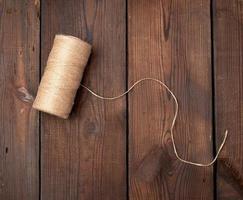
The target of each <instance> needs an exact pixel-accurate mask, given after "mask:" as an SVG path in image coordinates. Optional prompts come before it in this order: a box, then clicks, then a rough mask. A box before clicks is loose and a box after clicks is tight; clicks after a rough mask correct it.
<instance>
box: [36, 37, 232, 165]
mask: <svg viewBox="0 0 243 200" xmlns="http://www.w3.org/2000/svg"><path fill="white" fill-rule="evenodd" d="M90 52H91V46H90V45H89V44H88V43H86V42H84V41H82V40H80V39H78V38H76V37H73V36H64V35H57V36H56V37H55V40H54V44H53V48H52V50H51V52H50V55H49V58H48V61H47V66H46V69H45V72H44V75H43V77H42V80H41V83H40V86H39V89H38V93H37V96H36V99H35V101H34V104H33V107H34V108H35V109H37V110H40V111H43V112H47V113H49V114H52V115H56V116H58V117H61V118H65V119H66V118H68V116H69V113H70V112H71V109H72V106H73V101H74V98H75V95H76V92H77V89H78V87H79V86H80V82H81V79H82V76H83V71H84V68H85V65H86V64H87V61H88V58H89V55H90ZM144 81H153V82H155V83H157V84H159V85H161V86H162V87H163V88H165V89H166V90H167V91H168V92H169V93H170V95H171V96H172V97H173V100H174V102H175V114H174V117H173V120H172V123H171V127H170V133H171V140H172V145H173V149H174V153H175V155H176V157H177V159H178V160H180V161H181V162H183V163H186V164H190V165H194V166H199V167H208V166H211V165H212V164H213V163H214V162H215V161H216V160H217V158H218V156H219V154H220V152H221V150H222V148H223V146H224V144H225V141H226V138H227V135H228V130H226V131H225V136H224V139H223V141H222V144H221V145H220V147H219V149H218V152H217V154H216V156H215V157H214V159H213V160H212V161H211V162H208V163H197V162H191V161H188V160H185V159H183V158H181V157H180V156H179V154H178V152H177V148H176V144H175V141H174V134H173V128H174V125H175V122H176V119H177V115H178V108H179V105H178V101H177V98H176V96H175V95H174V93H173V92H172V91H171V90H170V89H169V87H168V86H167V85H166V84H165V83H163V82H162V81H160V80H158V79H155V78H142V79H140V80H138V81H136V82H135V83H134V84H133V85H132V86H131V87H130V88H129V89H128V90H127V91H125V92H124V93H122V94H120V95H117V96H114V97H104V96H101V95H98V94H97V93H95V92H93V91H92V90H91V89H89V88H88V87H86V86H84V85H81V86H82V87H83V88H85V89H86V90H87V91H89V92H90V93H91V94H92V95H93V96H95V97H97V98H99V99H102V100H115V99H118V98H121V97H123V96H124V95H126V94H127V93H129V92H130V91H131V90H132V89H133V88H134V87H135V86H136V85H138V84H140V83H142V82H144Z"/></svg>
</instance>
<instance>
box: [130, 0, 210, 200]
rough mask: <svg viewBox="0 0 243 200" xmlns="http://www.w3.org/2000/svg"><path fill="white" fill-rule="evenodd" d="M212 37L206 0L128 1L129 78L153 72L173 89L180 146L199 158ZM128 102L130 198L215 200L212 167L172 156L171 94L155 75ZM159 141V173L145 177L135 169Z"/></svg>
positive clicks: (203, 149)
mask: <svg viewBox="0 0 243 200" xmlns="http://www.w3.org/2000/svg"><path fill="white" fill-rule="evenodd" d="M210 38H211V37H210V1H209V0H206V1H202V0H195V1H189V0H186V1H180V0H177V1H170V0H163V1H160V0H152V1H146V0H128V80H129V85H131V84H132V83H133V82H135V81H136V80H138V79H140V78H143V77H154V78H158V79H160V80H162V81H164V82H165V83H166V84H167V85H168V86H169V87H170V88H171V89H172V90H173V92H174V93H175V94H176V96H177V97H178V100H179V106H180V108H179V117H178V120H177V122H176V127H175V140H176V144H177V146H178V151H179V154H180V155H181V156H182V157H183V158H185V159H189V160H192V161H197V162H208V161H210V159H212V87H211V86H212V80H211V78H212V77H211V76H212V74H211V39H210ZM128 104H129V180H130V181H129V182H130V187H129V196H130V199H139V200H142V199H146V200H147V199H150V200H152V199H155V200H158V199H163V200H165V199H187V200H188V199H207V200H210V199H213V190H214V187H213V170H212V169H213V168H212V167H209V168H199V167H194V166H189V165H185V164H182V163H181V162H179V161H178V160H177V159H176V158H175V156H174V153H173V150H172V146H171V145H172V144H171V138H170V133H169V126H170V124H171V120H172V117H173V114H174V113H173V111H174V109H173V99H172V98H171V97H170V96H169V94H168V93H166V92H165V91H164V90H163V89H161V87H160V86H158V85H155V84H153V83H152V82H150V83H144V84H143V85H141V86H139V87H138V89H136V90H134V92H133V93H132V94H129V101H128ZM158 146H160V147H161V148H162V149H163V156H162V158H161V157H160V159H162V160H161V169H160V173H159V174H158V176H157V177H156V178H155V179H153V180H149V181H147V180H146V179H145V180H144V179H143V176H142V175H140V174H138V173H137V171H138V169H139V168H140V166H141V165H142V162H143V159H144V158H145V157H146V156H148V155H149V153H150V152H152V154H151V155H157V153H154V149H156V148H158ZM151 160H152V159H151ZM143 169H146V167H144V168H143ZM147 169H151V168H149V167H148V168H147ZM156 170H157V169H156ZM142 171H143V172H144V173H145V170H142ZM148 174H149V172H148Z"/></svg>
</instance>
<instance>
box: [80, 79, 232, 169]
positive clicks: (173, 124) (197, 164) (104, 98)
mask: <svg viewBox="0 0 243 200" xmlns="http://www.w3.org/2000/svg"><path fill="white" fill-rule="evenodd" d="M144 81H154V82H156V83H159V84H160V85H162V86H163V87H164V88H165V89H166V90H167V91H168V92H169V93H170V95H171V96H172V97H173V99H174V102H175V106H176V107H175V114H174V117H173V120H172V123H171V127H170V133H171V141H172V146H173V150H174V153H175V156H176V157H177V159H178V160H180V161H181V162H183V163H186V164H190V165H194V166H198V167H208V166H211V165H213V164H214V163H215V161H216V160H217V158H218V157H219V154H220V152H221V150H222V148H223V147H224V144H225V141H226V139H227V136H228V130H225V135H224V139H223V141H222V143H221V145H220V147H219V149H218V151H217V153H216V156H215V157H214V159H213V160H212V161H211V162H209V163H198V162H191V161H189V160H185V159H183V158H182V157H180V156H179V154H178V151H177V147H176V144H175V140H174V133H173V129H174V126H175V122H176V119H177V115H178V109H179V104H178V100H177V98H176V96H175V94H174V93H173V92H172V91H171V90H170V89H169V87H168V86H167V85H166V84H165V83H163V82H162V81H160V80H158V79H155V78H142V79H140V80H138V81H136V82H135V83H134V84H133V85H132V86H131V87H130V88H128V90H127V91H125V92H124V93H122V94H120V95H117V96H114V97H104V96H101V95H99V94H97V93H95V92H94V91H92V90H91V89H89V88H88V87H86V86H85V85H83V84H81V86H82V87H83V88H85V89H86V90H87V91H88V92H90V93H91V94H92V95H93V96H95V97H97V98H99V99H103V100H115V99H119V98H121V97H123V96H124V95H126V94H128V93H129V92H130V91H131V90H132V89H133V88H134V87H135V86H136V85H138V84H139V83H141V82H144Z"/></svg>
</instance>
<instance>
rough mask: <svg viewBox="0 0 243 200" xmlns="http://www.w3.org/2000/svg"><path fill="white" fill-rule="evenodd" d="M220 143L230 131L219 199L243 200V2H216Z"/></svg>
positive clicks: (219, 172) (220, 167)
mask: <svg viewBox="0 0 243 200" xmlns="http://www.w3.org/2000/svg"><path fill="white" fill-rule="evenodd" d="M213 6H214V38H215V40H214V43H215V59H214V67H215V105H216V133H217V135H216V136H217V143H218V145H219V143H220V142H221V141H222V138H223V136H224V135H223V134H224V130H225V129H228V130H229V137H228V140H227V141H226V145H225V148H224V151H223V153H222V155H221V159H220V162H219V163H218V170H217V183H218V185H217V197H218V199H243V192H242V188H243V158H242V154H243V150H242V146H243V135H242V130H243V126H242V125H243V58H242V52H243V2H242V1H240V0H232V1H231V0H214V4H213Z"/></svg>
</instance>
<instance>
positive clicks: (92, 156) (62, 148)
mask: <svg viewBox="0 0 243 200" xmlns="http://www.w3.org/2000/svg"><path fill="white" fill-rule="evenodd" d="M125 9H126V8H125V1H123V0H117V1H112V0H104V1H95V0H87V1H85V0H82V1H79V0H74V1H66V0H59V1H57V0H43V1H42V26H41V28H42V63H41V65H42V70H43V69H44V66H45V63H46V60H47V56H48V54H49V52H50V48H51V46H52V42H53V38H54V35H55V34H58V33H62V34H71V35H74V36H77V37H80V38H82V39H84V40H86V41H88V42H90V43H91V44H92V45H93V53H92V56H91V58H90V63H89V65H88V66H87V69H86V73H85V75H84V81H83V83H84V84H85V85H86V86H88V87H90V88H91V89H93V90H94V91H97V92H98V93H99V94H101V95H106V96H112V95H116V94H118V93H119V92H121V91H124V90H125V87H126V66H125V61H126V55H125V54H126V53H125V52H126V49H125V48H126V47H125V44H126V42H125V27H126V21H125V20H126V18H125V16H126V10H125ZM41 124H42V126H41V127H42V131H41V132H42V140H41V142H42V145H41V149H42V154H41V155H42V156H41V177H42V180H41V198H42V199H45V200H48V199H52V200H53V199H57V200H61V199H75V200H76V199H82V200H85V199H87V200H90V199H126V100H125V99H120V100H117V101H114V102H107V101H106V102H105V101H102V100H98V99H97V98H95V97H92V96H91V95H90V94H89V93H87V92H86V91H85V90H81V89H80V90H79V91H78V94H77V98H76V101H75V105H74V108H73V112H72V113H71V116H70V118H69V119H68V120H61V119H58V118H57V117H53V116H50V115H47V114H42V120H41Z"/></svg>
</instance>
